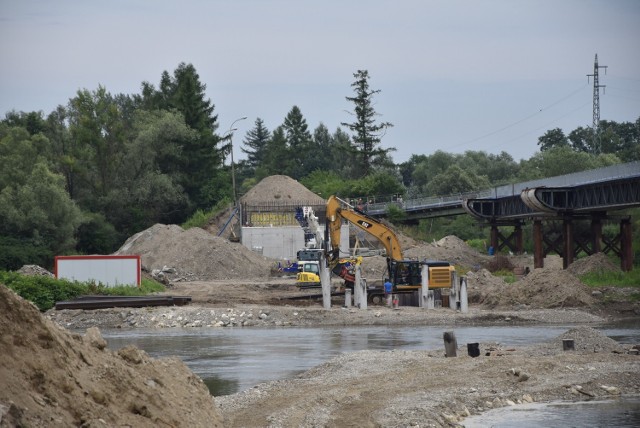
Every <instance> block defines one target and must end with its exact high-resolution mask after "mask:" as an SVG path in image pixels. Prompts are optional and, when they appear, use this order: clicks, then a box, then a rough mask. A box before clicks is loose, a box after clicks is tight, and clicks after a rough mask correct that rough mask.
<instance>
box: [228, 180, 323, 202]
mask: <svg viewBox="0 0 640 428" xmlns="http://www.w3.org/2000/svg"><path fill="white" fill-rule="evenodd" d="M240 201H241V202H246V203H249V204H252V203H260V202H272V201H281V202H287V201H292V202H295V201H301V202H307V203H309V204H310V205H324V204H325V203H326V201H325V200H324V199H323V198H322V197H320V196H318V195H316V194H315V193H313V192H312V191H311V190H309V189H307V188H306V187H304V186H303V185H302V184H300V183H299V182H298V181H297V180H294V179H293V178H291V177H288V176H286V175H271V176H269V177H266V178H264V179H262V180H261V181H260V182H259V183H258V184H256V185H255V186H253V187H252V188H251V190H249V191H248V192H247V193H246V194H245V195H244V196H242V198H240Z"/></svg>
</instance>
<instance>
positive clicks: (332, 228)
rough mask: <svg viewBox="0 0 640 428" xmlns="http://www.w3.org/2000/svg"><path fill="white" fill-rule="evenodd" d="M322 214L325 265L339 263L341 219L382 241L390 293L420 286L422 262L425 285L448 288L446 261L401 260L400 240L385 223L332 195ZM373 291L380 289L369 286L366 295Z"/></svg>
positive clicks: (451, 275)
mask: <svg viewBox="0 0 640 428" xmlns="http://www.w3.org/2000/svg"><path fill="white" fill-rule="evenodd" d="M326 217H327V227H328V229H329V238H330V241H331V249H330V251H328V256H327V258H328V261H329V266H335V265H339V261H340V228H341V226H342V222H343V220H344V221H347V222H349V223H351V224H353V225H354V226H356V227H358V228H360V229H362V230H364V231H365V232H367V233H369V234H371V235H373V236H374V237H375V238H377V239H378V241H380V242H381V243H382V245H383V246H384V248H385V250H386V252H387V270H388V272H387V273H388V276H387V278H389V280H390V281H391V283H392V284H393V290H394V292H399V293H402V292H411V291H413V290H417V289H418V288H420V287H422V265H424V264H426V265H427V267H428V270H427V272H428V275H429V277H428V278H427V280H428V285H429V288H449V287H451V284H452V281H453V278H454V272H455V268H454V267H453V266H452V265H451V264H450V263H449V262H445V261H434V260H425V261H418V260H405V259H404V257H403V255H402V249H401V248H400V241H399V240H398V237H397V236H396V234H395V233H394V232H393V231H392V230H391V229H390V228H389V227H388V226H386V225H385V224H383V223H381V222H380V221H379V220H377V219H375V218H373V217H370V216H368V215H367V214H365V213H364V212H362V211H360V210H358V209H356V208H354V207H353V206H352V205H350V204H349V203H347V202H345V201H343V200H342V199H340V198H338V197H336V196H331V197H329V200H328V201H327V212H326ZM376 293H378V294H382V293H384V290H383V289H382V288H381V287H380V288H374V287H369V294H370V295H375V294H376Z"/></svg>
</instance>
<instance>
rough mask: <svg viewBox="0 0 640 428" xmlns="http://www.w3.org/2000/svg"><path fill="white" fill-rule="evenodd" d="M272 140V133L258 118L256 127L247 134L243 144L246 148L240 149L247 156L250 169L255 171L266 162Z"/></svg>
mask: <svg viewBox="0 0 640 428" xmlns="http://www.w3.org/2000/svg"><path fill="white" fill-rule="evenodd" d="M270 139H271V132H269V130H268V129H267V127H266V126H265V125H264V121H263V120H262V119H260V118H257V119H256V122H255V126H254V127H253V129H251V130H249V131H248V132H247V135H246V136H245V138H244V141H243V142H242V143H243V144H244V145H245V146H246V148H245V147H241V148H240V150H242V153H245V154H246V155H247V166H248V167H249V168H251V169H253V170H255V169H256V168H257V167H258V166H260V164H261V163H262V162H263V161H264V159H265V156H266V152H267V145H268V144H269V140H270Z"/></svg>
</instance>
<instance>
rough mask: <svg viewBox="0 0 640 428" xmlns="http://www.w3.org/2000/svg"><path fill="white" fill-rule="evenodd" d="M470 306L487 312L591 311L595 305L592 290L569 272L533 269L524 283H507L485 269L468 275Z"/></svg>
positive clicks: (524, 279)
mask: <svg viewBox="0 0 640 428" xmlns="http://www.w3.org/2000/svg"><path fill="white" fill-rule="evenodd" d="M467 281H468V287H469V290H468V296H469V302H471V303H479V304H481V305H483V306H486V307H488V308H507V307H511V308H513V307H519V306H522V307H533V308H566V307H591V306H593V305H594V304H595V303H596V301H597V300H596V299H595V298H594V297H593V296H592V292H591V289H589V287H587V286H586V285H584V284H583V283H582V282H580V280H579V279H578V278H577V277H576V276H575V275H573V274H572V273H571V272H568V271H566V270H556V269H544V268H543V269H534V270H533V271H532V272H531V273H529V274H528V275H527V276H525V277H524V278H523V279H521V280H519V281H516V282H514V283H511V284H509V283H506V282H505V281H504V280H503V279H502V278H500V277H496V276H494V275H492V274H491V273H490V272H489V271H487V270H486V269H481V270H480V271H478V272H468V273H467Z"/></svg>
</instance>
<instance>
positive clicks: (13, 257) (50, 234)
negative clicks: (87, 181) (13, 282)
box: [0, 125, 80, 269]
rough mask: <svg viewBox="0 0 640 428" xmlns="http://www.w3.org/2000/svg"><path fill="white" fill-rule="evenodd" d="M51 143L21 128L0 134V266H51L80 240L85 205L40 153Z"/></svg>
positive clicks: (8, 129) (15, 267)
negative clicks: (73, 196)
mask: <svg viewBox="0 0 640 428" xmlns="http://www.w3.org/2000/svg"><path fill="white" fill-rule="evenodd" d="M5 126H6V125H5ZM0 130H2V126H0ZM46 142H47V140H46V137H44V136H43V135H42V134H37V135H30V134H29V132H28V131H27V130H26V129H25V128H22V127H12V128H7V129H5V130H3V131H2V132H1V133H0V269H17V268H19V267H20V266H21V265H22V264H33V263H40V264H42V265H45V266H48V265H50V263H51V259H52V255H55V254H61V253H64V252H67V251H70V250H71V249H73V247H74V245H75V232H76V229H77V227H78V225H79V224H80V210H79V209H78V208H77V206H76V205H75V204H74V203H73V201H72V200H71V199H70V198H69V195H68V193H67V192H66V190H65V188H64V179H63V177H62V176H60V175H57V174H54V173H53V172H51V170H50V169H49V167H48V165H47V160H46V159H45V158H44V157H43V156H41V154H40V151H39V149H38V147H39V146H41V145H43V144H46Z"/></svg>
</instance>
